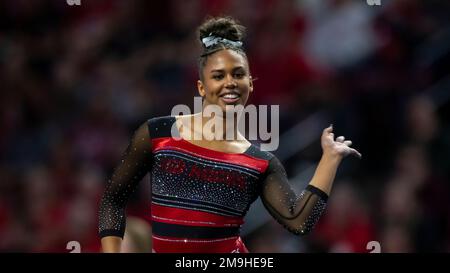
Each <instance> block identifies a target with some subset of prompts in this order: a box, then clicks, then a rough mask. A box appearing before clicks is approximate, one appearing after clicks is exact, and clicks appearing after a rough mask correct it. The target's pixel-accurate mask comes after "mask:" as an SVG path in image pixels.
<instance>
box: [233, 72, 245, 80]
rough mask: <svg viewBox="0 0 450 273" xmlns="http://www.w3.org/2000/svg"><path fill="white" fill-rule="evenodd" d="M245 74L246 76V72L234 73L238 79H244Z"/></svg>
mask: <svg viewBox="0 0 450 273" xmlns="http://www.w3.org/2000/svg"><path fill="white" fill-rule="evenodd" d="M244 76H245V74H244V73H236V74H234V77H235V78H238V79H242V78H243V77H244Z"/></svg>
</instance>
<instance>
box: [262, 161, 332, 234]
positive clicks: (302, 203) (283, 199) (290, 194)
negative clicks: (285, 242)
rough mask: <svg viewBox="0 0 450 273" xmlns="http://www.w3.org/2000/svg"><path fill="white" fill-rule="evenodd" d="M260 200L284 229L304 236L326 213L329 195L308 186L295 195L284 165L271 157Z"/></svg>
mask: <svg viewBox="0 0 450 273" xmlns="http://www.w3.org/2000/svg"><path fill="white" fill-rule="evenodd" d="M261 200H262V202H263V204H264V206H265V207H266V209H267V210H268V211H269V213H270V214H271V215H272V216H273V217H274V218H275V219H276V220H277V221H278V222H279V223H280V224H282V225H283V226H284V227H285V228H286V229H287V230H289V231H290V232H292V233H294V234H297V235H305V234H307V233H309V232H310V231H311V230H312V228H313V227H314V225H315V224H316V223H317V221H318V220H319V218H320V216H321V215H322V212H323V211H324V210H325V205H326V202H327V200H328V195H327V194H326V193H324V192H323V191H322V190H320V189H318V188H316V187H314V186H312V185H308V186H307V187H306V188H305V189H304V190H303V191H302V192H301V193H300V194H299V195H298V196H297V195H296V194H295V192H294V191H293V190H292V188H291V187H290V184H289V182H288V178H287V175H286V171H285V170H284V167H283V165H282V164H281V162H280V161H279V160H278V159H277V158H276V157H273V158H272V159H271V160H270V162H269V167H268V170H267V171H266V176H265V178H264V180H263V182H262V188H261Z"/></svg>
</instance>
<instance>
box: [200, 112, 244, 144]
mask: <svg viewBox="0 0 450 273" xmlns="http://www.w3.org/2000/svg"><path fill="white" fill-rule="evenodd" d="M193 121H194V123H193V124H194V126H193V128H194V133H197V134H199V133H200V132H201V134H202V139H205V138H206V139H208V140H211V139H214V140H226V141H234V140H244V139H245V138H244V137H243V136H242V135H241V134H240V132H239V131H238V128H239V126H238V122H239V115H238V114H237V113H233V114H232V115H228V117H227V115H226V112H222V113H221V114H220V115H216V114H213V115H205V113H204V112H200V113H196V114H194V115H193Z"/></svg>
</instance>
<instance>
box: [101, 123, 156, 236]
mask: <svg viewBox="0 0 450 273" xmlns="http://www.w3.org/2000/svg"><path fill="white" fill-rule="evenodd" d="M150 167H151V142H150V136H149V129H148V126H147V123H145V124H143V125H141V126H140V127H139V128H138V129H137V130H136V131H135V133H134V135H133V137H132V139H131V141H130V143H129V145H128V147H127V149H126V151H125V153H124V154H123V156H122V160H121V162H120V163H119V164H118V166H117V167H116V168H115V170H114V172H113V174H112V176H111V178H110V179H109V180H108V183H107V185H106V189H105V192H104V194H103V197H102V199H101V202H100V207H99V226H98V229H99V236H100V237H101V238H103V237H105V236H118V237H122V238H123V235H124V232H125V225H126V216H125V208H126V204H127V201H128V199H129V197H130V195H131V194H132V193H133V192H134V191H135V190H136V188H137V186H138V184H139V182H140V181H141V180H142V178H143V177H144V176H145V175H146V174H147V172H148V171H149V169H150Z"/></svg>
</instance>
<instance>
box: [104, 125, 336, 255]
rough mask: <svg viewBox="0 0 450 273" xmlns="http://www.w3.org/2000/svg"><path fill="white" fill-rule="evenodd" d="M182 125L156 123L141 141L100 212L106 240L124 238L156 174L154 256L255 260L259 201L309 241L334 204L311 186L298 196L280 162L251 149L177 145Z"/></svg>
mask: <svg viewBox="0 0 450 273" xmlns="http://www.w3.org/2000/svg"><path fill="white" fill-rule="evenodd" d="M175 121H176V119H175V117H159V118H154V119H150V120H148V122H146V124H144V125H142V126H141V127H140V128H139V129H138V130H137V131H136V132H135V134H134V136H133V139H132V141H131V143H130V145H129V146H128V148H127V150H126V152H125V154H124V157H123V160H122V162H121V163H120V164H119V165H118V166H117V168H116V169H115V171H114V173H113V175H112V177H111V179H110V180H109V181H108V185H107V188H106V191H105V193H104V196H103V198H102V201H101V204H100V210H99V234H100V237H105V236H119V237H123V235H124V229H125V222H126V221H125V207H126V202H127V199H128V197H129V196H130V194H131V193H132V192H133V191H134V189H135V188H136V187H137V185H138V183H139V181H140V180H141V179H142V178H143V177H144V176H145V174H146V173H147V172H150V173H151V189H152V196H151V220H152V239H153V250H154V252H203V253H205V252H221V253H225V252H247V249H246V247H245V245H244V244H243V242H242V240H241V237H240V235H239V231H240V227H241V225H242V224H243V222H244V221H243V219H244V216H245V214H246V213H247V211H248V209H249V207H250V205H251V204H252V203H253V202H254V201H255V200H256V199H257V198H258V197H261V200H262V202H263V204H264V205H265V207H266V208H267V210H268V211H269V212H270V214H271V215H272V216H273V217H274V218H275V219H276V220H277V221H278V222H279V223H281V224H282V225H283V226H284V227H285V228H287V229H288V230H289V231H291V232H293V233H295V234H306V233H308V232H309V231H310V230H311V229H312V228H313V226H314V224H315V223H316V222H317V220H318V219H319V217H320V215H321V214H322V212H323V210H324V209H325V204H326V201H327V198H328V196H327V195H326V194H325V193H324V192H322V191H321V190H320V189H318V188H316V187H314V186H312V185H308V186H307V187H306V189H305V190H303V191H302V192H301V194H300V195H299V196H297V195H296V194H295V193H294V192H293V191H292V189H291V187H290V186H289V182H288V180H287V176H286V173H285V171H284V168H283V166H282V165H281V163H280V162H279V160H278V159H277V158H276V157H275V156H274V155H273V154H271V153H269V152H263V151H260V150H259V149H258V148H257V147H256V146H254V145H251V146H250V147H249V148H248V149H247V150H246V151H245V152H244V153H242V154H231V153H224V152H219V151H214V150H210V149H207V148H203V147H200V146H197V145H194V144H192V143H190V142H188V141H186V140H184V139H180V140H176V139H175V138H172V132H173V131H176V130H172V125H174V123H175Z"/></svg>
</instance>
